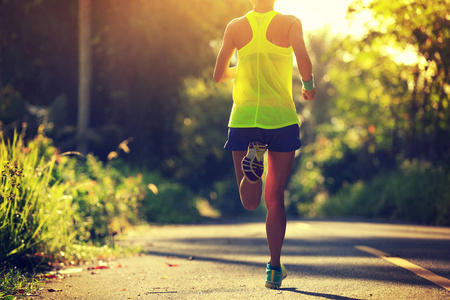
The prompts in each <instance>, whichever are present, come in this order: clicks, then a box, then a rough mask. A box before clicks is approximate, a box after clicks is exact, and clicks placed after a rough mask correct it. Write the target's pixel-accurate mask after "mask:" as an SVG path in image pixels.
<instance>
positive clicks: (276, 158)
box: [264, 150, 295, 267]
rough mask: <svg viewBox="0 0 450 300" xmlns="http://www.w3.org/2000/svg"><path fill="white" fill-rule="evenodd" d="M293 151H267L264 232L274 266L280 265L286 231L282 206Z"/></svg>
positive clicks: (284, 213) (292, 159)
mask: <svg viewBox="0 0 450 300" xmlns="http://www.w3.org/2000/svg"><path fill="white" fill-rule="evenodd" d="M294 154H295V152H294V151H292V152H275V151H270V150H269V152H268V172H267V177H266V185H265V190H264V198H265V201H266V206H267V218H266V233H267V242H268V244H269V251H270V261H269V263H270V264H271V265H272V266H274V267H279V266H280V256H281V248H282V246H283V242H284V235H285V232H286V211H285V208H284V188H285V186H286V183H287V180H288V178H289V174H290V173H291V169H292V165H293V163H294Z"/></svg>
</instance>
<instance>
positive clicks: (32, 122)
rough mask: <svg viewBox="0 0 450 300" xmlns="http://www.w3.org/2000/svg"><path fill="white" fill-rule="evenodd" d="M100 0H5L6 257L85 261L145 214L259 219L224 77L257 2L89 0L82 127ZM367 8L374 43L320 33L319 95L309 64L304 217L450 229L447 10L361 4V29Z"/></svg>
mask: <svg viewBox="0 0 450 300" xmlns="http://www.w3.org/2000/svg"><path fill="white" fill-rule="evenodd" d="M85 2H87V1H83V0H80V1H60V0H1V1H0V90H1V98H0V101H1V102H0V120H1V128H0V130H1V133H2V144H1V149H0V155H1V157H0V160H1V166H0V170H1V171H2V186H1V189H0V200H1V204H0V205H1V211H0V221H1V222H2V223H1V227H0V228H1V232H0V242H1V243H2V246H5V247H2V250H1V251H0V256H1V258H2V260H4V259H11V258H14V257H23V255H25V254H30V253H35V252H36V251H37V250H39V251H41V250H42V249H43V250H42V251H46V253H52V254H53V255H54V256H55V257H58V256H59V257H60V258H62V257H66V258H67V257H68V256H69V253H71V254H70V257H71V258H72V259H73V258H77V257H78V256H79V255H80V254H79V253H80V251H78V250H79V248H76V247H75V248H74V245H80V243H83V242H84V243H86V242H95V241H98V242H100V243H104V242H105V241H108V240H109V239H110V237H111V236H114V235H115V234H116V233H118V232H120V231H122V230H123V229H124V228H126V227H127V226H128V225H129V224H136V223H138V222H140V221H141V220H145V221H148V222H159V223H184V222H197V221H200V220H201V219H202V218H205V217H208V218H220V217H222V218H226V217H235V216H238V215H241V214H243V213H244V212H245V211H244V209H243V208H242V206H241V204H240V201H239V195H238V190H237V187H236V180H235V175H234V169H233V163H232V157H231V154H230V153H228V152H227V151H225V150H223V144H224V142H225V140H226V135H227V127H226V126H227V122H228V116H229V113H230V110H231V106H232V99H231V87H232V85H231V84H220V85H219V84H216V83H215V82H214V81H213V79H212V71H213V66H214V61H215V56H216V54H217V52H218V50H219V48H220V45H221V44H220V43H221V38H222V35H223V30H224V28H225V26H226V24H227V23H228V22H229V21H230V20H231V19H232V18H235V17H238V16H241V15H243V14H245V13H246V12H247V11H249V10H250V9H251V5H250V3H249V1H247V0H235V1H208V0H189V1H179V0H165V1H144V0H134V1H125V0H102V1H92V2H89V3H90V13H91V17H90V20H91V22H90V24H89V30H90V39H89V43H88V45H89V48H90V49H91V51H92V52H91V57H90V59H89V60H87V65H88V66H89V68H90V70H92V72H91V73H89V76H90V77H89V78H90V89H89V95H90V104H89V105H88V109H87V110H86V112H87V113H84V116H85V117H86V116H88V123H86V124H87V125H88V126H86V128H85V129H86V130H85V131H83V132H82V133H81V134H80V129H79V128H78V129H77V122H79V119H80V117H79V116H78V114H79V111H80V102H79V93H80V92H79V90H78V89H79V84H80V79H79V78H80V76H79V75H80V73H79V65H80V64H81V62H82V61H83V57H82V56H80V52H79V33H80V30H81V29H80V27H79V13H80V11H81V9H82V8H81V7H82V6H79V5H81V3H85ZM363 12H368V13H370V14H371V15H372V17H373V18H372V20H371V21H370V22H369V23H368V24H366V25H367V31H366V34H365V35H363V36H361V37H358V38H357V37H354V36H344V35H334V34H332V33H331V32H330V31H329V30H327V29H326V28H324V29H321V30H317V31H314V32H310V33H308V34H307V35H306V36H305V39H306V42H307V45H308V49H309V53H310V56H311V58H312V61H313V66H314V75H315V78H316V87H317V91H318V94H317V97H316V99H315V100H314V101H309V102H307V101H304V100H303V99H302V98H301V93H300V90H301V85H300V80H299V74H298V71H296V70H294V74H295V78H294V101H295V104H296V107H297V111H298V114H299V118H300V120H301V123H302V125H301V135H302V144H303V147H302V149H301V150H300V151H299V152H298V153H297V159H296V161H295V165H294V169H293V173H292V176H291V178H290V181H289V184H288V187H287V189H286V207H287V211H288V214H289V215H290V216H291V217H342V216H346V217H369V218H383V219H385V220H390V221H402V222H414V223H422V224H430V225H444V226H448V225H450V110H449V97H448V95H449V94H450V83H449V60H450V47H449V41H450V29H449V28H450V26H449V25H450V13H449V12H448V3H446V0H433V1H429V0H417V1H409V0H400V1H395V2H392V1H387V0H374V1H372V2H370V3H369V4H363V3H362V2H361V1H354V2H352V3H351V5H350V6H349V8H348V19H349V21H351V20H352V18H353V17H355V16H357V15H358V14H360V13H363ZM405 55H408V57H409V59H408V60H407V61H406V60H404V59H403V58H404V57H405ZM85 63H86V61H85ZM80 72H82V71H80ZM83 78H84V79H85V77H83ZM84 109H86V108H84ZM78 125H79V124H78ZM80 145H85V147H86V148H83V147H81V148H80ZM76 151H79V152H82V153H81V154H80V153H78V152H76ZM262 213H264V207H261V209H260V210H259V211H257V212H254V213H247V212H245V214H246V216H249V214H250V215H251V214H255V215H258V214H262ZM55 232H58V233H59V234H58V235H55V234H54V233H55ZM69 245H71V246H70V247H69ZM77 247H78V246H77ZM79 247H81V246H79ZM63 250H64V251H63ZM78 259H83V258H81V257H78Z"/></svg>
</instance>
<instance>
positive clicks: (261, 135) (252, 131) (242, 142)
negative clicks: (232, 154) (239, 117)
mask: <svg viewBox="0 0 450 300" xmlns="http://www.w3.org/2000/svg"><path fill="white" fill-rule="evenodd" d="M251 142H261V143H264V144H266V145H267V149H269V150H271V151H276V152H290V151H295V150H297V149H300V147H301V146H302V143H301V142H300V128H299V127H298V125H297V124H294V125H290V126H287V127H282V128H277V129H262V128H229V129H228V141H227V142H226V143H225V146H224V148H225V149H226V150H230V151H247V148H248V144H250V143H251Z"/></svg>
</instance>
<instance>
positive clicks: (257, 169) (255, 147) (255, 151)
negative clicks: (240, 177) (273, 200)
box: [241, 142, 267, 183]
mask: <svg viewBox="0 0 450 300" xmlns="http://www.w3.org/2000/svg"><path fill="white" fill-rule="evenodd" d="M266 150H267V146H266V145H265V144H263V143H260V142H251V143H250V144H249V145H248V150H247V155H246V156H245V157H244V159H242V163H241V168H242V172H243V173H244V175H245V178H247V180H248V181H249V182H250V183H256V182H258V181H259V180H260V179H261V177H262V175H263V173H264V162H263V157H264V153H265V152H266Z"/></svg>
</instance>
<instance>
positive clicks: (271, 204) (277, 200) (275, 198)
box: [264, 191, 284, 211]
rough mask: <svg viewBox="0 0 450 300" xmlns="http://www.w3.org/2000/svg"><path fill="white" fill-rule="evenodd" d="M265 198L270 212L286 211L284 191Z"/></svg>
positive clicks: (270, 193) (272, 193) (270, 194)
mask: <svg viewBox="0 0 450 300" xmlns="http://www.w3.org/2000/svg"><path fill="white" fill-rule="evenodd" d="M264 198H265V201H266V207H267V210H268V211H276V210H284V191H281V192H280V191H279V192H269V193H266V194H265V195H264Z"/></svg>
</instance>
